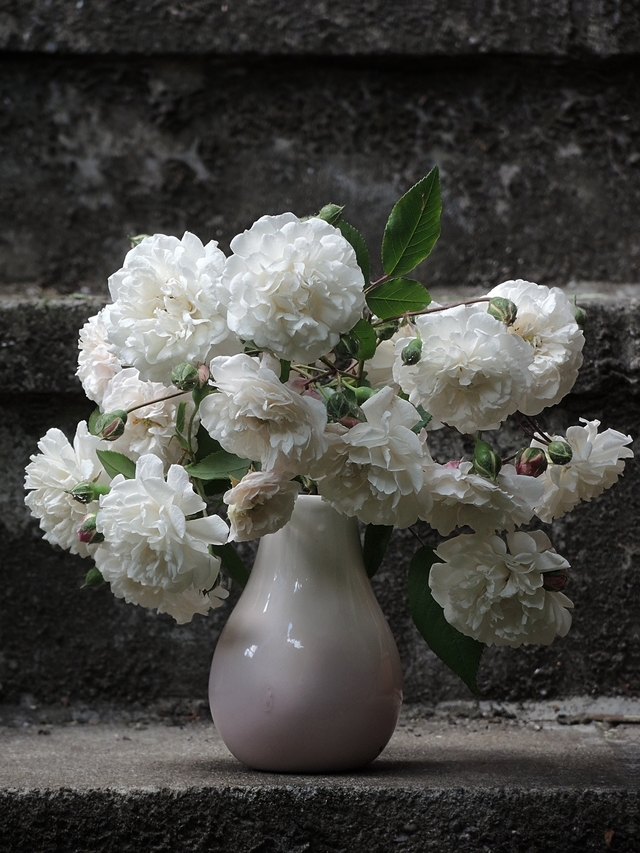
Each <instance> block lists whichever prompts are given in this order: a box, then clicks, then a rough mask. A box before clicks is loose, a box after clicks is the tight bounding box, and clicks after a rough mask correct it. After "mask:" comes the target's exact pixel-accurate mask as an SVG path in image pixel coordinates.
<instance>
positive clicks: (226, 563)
mask: <svg viewBox="0 0 640 853" xmlns="http://www.w3.org/2000/svg"><path fill="white" fill-rule="evenodd" d="M209 550H210V551H211V552H212V553H213V554H215V555H216V557H220V560H221V561H222V569H223V571H225V572H226V573H227V574H228V575H229V577H230V578H231V579H232V580H234V581H235V582H236V583H238V584H240V586H241V587H243V588H244V587H245V586H246V583H247V581H248V580H249V570H248V569H247V567H246V566H245V564H244V563H243V562H242V559H241V557H240V556H239V554H238V552H237V551H236V549H235V548H234V547H233V545H230V544H229V543H228V542H227V543H226V545H209Z"/></svg>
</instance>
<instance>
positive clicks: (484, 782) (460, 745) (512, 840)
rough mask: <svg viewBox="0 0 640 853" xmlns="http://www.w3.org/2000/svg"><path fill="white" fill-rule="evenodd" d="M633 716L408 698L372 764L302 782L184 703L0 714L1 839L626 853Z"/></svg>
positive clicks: (611, 707) (33, 846)
mask: <svg viewBox="0 0 640 853" xmlns="http://www.w3.org/2000/svg"><path fill="white" fill-rule="evenodd" d="M66 710H67V712H68V713H69V715H70V712H71V710H72V709H71V708H68V709H66ZM633 710H635V711H636V713H637V712H638V707H637V703H636V705H635V708H634V706H633V705H632V704H631V703H628V702H627V703H625V702H620V701H619V700H618V701H616V702H614V703H612V702H608V703H604V704H603V703H602V702H600V703H599V704H598V703H596V704H594V703H593V702H590V700H588V699H582V700H578V699H575V700H572V702H571V703H568V704H565V705H561V704H556V705H551V703H546V704H544V703H543V704H537V705H536V704H532V703H528V704H526V705H524V706H514V705H506V706H505V705H498V704H491V703H488V702H484V703H480V704H478V703H445V704H444V705H441V706H436V707H430V708H426V707H419V706H418V707H412V708H408V709H406V710H405V711H404V712H403V715H402V718H401V721H400V725H399V727H398V729H397V731H396V734H395V735H394V737H393V738H392V740H391V743H390V745H389V747H388V748H387V749H386V750H385V752H384V753H383V754H382V756H381V757H380V758H379V759H377V760H376V761H375V762H374V763H373V764H372V765H370V766H369V767H368V768H366V769H364V770H362V771H359V772H354V773H344V774H338V775H334V776H322V775H319V776H300V775H278V774H270V773H258V772H254V771H250V770H247V769H246V768H244V767H243V766H242V765H240V764H239V763H238V762H237V761H236V760H235V759H234V758H232V756H231V755H230V754H229V753H228V752H227V750H226V748H225V747H224V745H223V744H222V743H221V741H220V739H219V737H218V735H217V733H216V731H215V729H214V727H213V726H212V724H211V723H210V722H208V721H207V720H206V719H205V712H201V709H200V707H199V706H198V705H197V704H196V705H195V706H194V705H192V706H191V707H189V706H188V705H185V704H183V705H182V706H181V709H180V710H178V709H175V708H174V712H173V713H171V711H170V710H169V709H168V707H167V705H165V706H164V707H163V708H156V709H155V710H154V709H147V710H146V711H142V710H139V711H138V712H136V713H132V712H131V711H130V710H129V711H125V712H124V713H122V712H119V711H118V710H117V709H113V708H112V709H110V710H105V709H104V708H103V709H102V710H101V711H95V710H94V711H91V710H90V709H89V710H86V709H85V712H84V716H80V717H78V718H76V720H75V721H72V722H67V723H64V722H60V721H59V716H58V721H56V713H55V712H51V711H49V710H47V709H34V710H32V711H30V710H29V709H25V708H22V709H15V708H2V707H0V850H2V851H3V853H4V851H7V853H8V851H11V853H34V852H35V851H37V853H49V851H51V853H53V851H55V853H75V851H78V853H79V851H82V853H93V851H96V853H98V851H100V853H107V852H109V853H110V851H114V853H115V851H117V853H129V851H131V853H134V851H135V853H141V851H167V853H168V852H169V851H170V853H183V851H184V853H187V851H188V853H194V851H207V853H215V852H216V851H225V853H248V851H272V853H302V851H312V852H313V853H339V851H340V853H342V851H344V853H347V851H348V853H360V851H362V853H370V851H374V853H377V851H385V853H386V851H393V850H397V851H399V853H414V851H415V853H424V851H426V850H434V851H438V853H507V851H508V853H521V851H528V853H548V851H560V850H561V851H563V853H567V852H568V851H576V853H591V851H594V853H595V851H603V853H604V851H607V850H614V851H622V852H623V853H624V852H625V851H626V853H632V852H633V851H637V849H638V848H637V840H638V837H640V825H639V824H638V805H639V797H638V767H639V765H640V738H639V737H638V735H639V734H640V729H639V728H638V726H636V725H634V724H633V723H632V722H631V721H632V720H633V719H634V718H633V717H631V716H630V714H629V712H630V711H633ZM199 714H200V715H199ZM590 715H591V716H592V717H599V718H600V720H599V721H598V722H588V721H589V719H590ZM605 718H608V720H609V721H608V722H607V721H606V719H605ZM614 720H615V722H612V721H614ZM637 720H638V718H637V717H636V718H635V721H636V722H637ZM559 721H560V722H559ZM83 722H84V724H83ZM567 722H573V723H575V724H574V725H567V724H566V723H567ZM562 723H564V724H562Z"/></svg>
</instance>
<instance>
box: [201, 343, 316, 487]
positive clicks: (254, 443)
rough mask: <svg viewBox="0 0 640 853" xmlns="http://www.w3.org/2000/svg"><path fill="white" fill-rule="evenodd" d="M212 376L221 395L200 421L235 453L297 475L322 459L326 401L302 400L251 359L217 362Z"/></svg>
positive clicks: (209, 402) (207, 404)
mask: <svg viewBox="0 0 640 853" xmlns="http://www.w3.org/2000/svg"><path fill="white" fill-rule="evenodd" d="M211 376H212V379H213V381H214V383H215V385H216V386H217V387H218V389H219V393H217V394H210V395H209V396H208V397H205V399H204V400H203V401H202V403H201V404H200V420H201V422H202V424H203V425H204V427H205V429H206V430H207V432H208V433H209V435H211V437H212V438H215V439H217V440H218V441H219V442H220V444H221V445H222V447H223V448H224V449H225V450H227V451H229V453H236V454H237V455H238V456H241V457H245V458H247V459H252V460H253V461H260V462H261V463H262V466H263V468H268V469H272V468H274V467H278V468H279V470H286V471H288V472H290V473H292V474H295V473H298V471H300V470H302V469H303V468H304V467H305V466H307V465H309V464H310V463H311V462H312V461H313V460H315V459H318V458H320V456H322V454H323V453H324V451H325V449H326V447H327V443H326V439H325V438H324V435H323V433H324V427H325V425H326V423H327V411H326V409H325V407H324V404H323V403H321V402H320V400H316V399H314V398H313V397H309V396H301V395H300V394H298V393H297V392H296V391H294V390H292V389H291V388H289V387H288V386H287V385H284V384H283V383H282V382H280V380H279V378H278V377H277V376H276V374H275V373H274V372H273V371H272V370H270V369H269V368H268V367H263V366H261V364H260V362H259V361H258V359H256V358H251V357H250V356H248V355H234V356H230V357H225V356H220V357H218V358H214V359H213V361H212V362H211Z"/></svg>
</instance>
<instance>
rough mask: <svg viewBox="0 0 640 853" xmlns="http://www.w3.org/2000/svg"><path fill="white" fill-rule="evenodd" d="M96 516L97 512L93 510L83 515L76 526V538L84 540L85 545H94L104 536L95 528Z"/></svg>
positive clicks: (102, 539) (101, 540) (102, 540)
mask: <svg viewBox="0 0 640 853" xmlns="http://www.w3.org/2000/svg"><path fill="white" fill-rule="evenodd" d="M96 517H97V514H96V513H95V512H90V513H89V514H88V515H85V517H84V518H83V519H82V523H81V524H80V527H79V528H78V539H79V540H80V541H81V542H84V544H85V545H95V544H96V543H97V542H104V536H103V535H102V533H98V531H97V530H96Z"/></svg>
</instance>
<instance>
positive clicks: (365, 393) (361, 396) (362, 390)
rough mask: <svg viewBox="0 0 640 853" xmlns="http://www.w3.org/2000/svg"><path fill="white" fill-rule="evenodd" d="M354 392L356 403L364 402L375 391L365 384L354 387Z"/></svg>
mask: <svg viewBox="0 0 640 853" xmlns="http://www.w3.org/2000/svg"><path fill="white" fill-rule="evenodd" d="M355 392H356V400H357V401H358V403H365V402H366V401H367V400H368V399H369V397H373V395H374V394H375V393H376V392H375V391H374V390H373V388H367V386H366V385H360V387H359V388H356V389H355Z"/></svg>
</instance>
